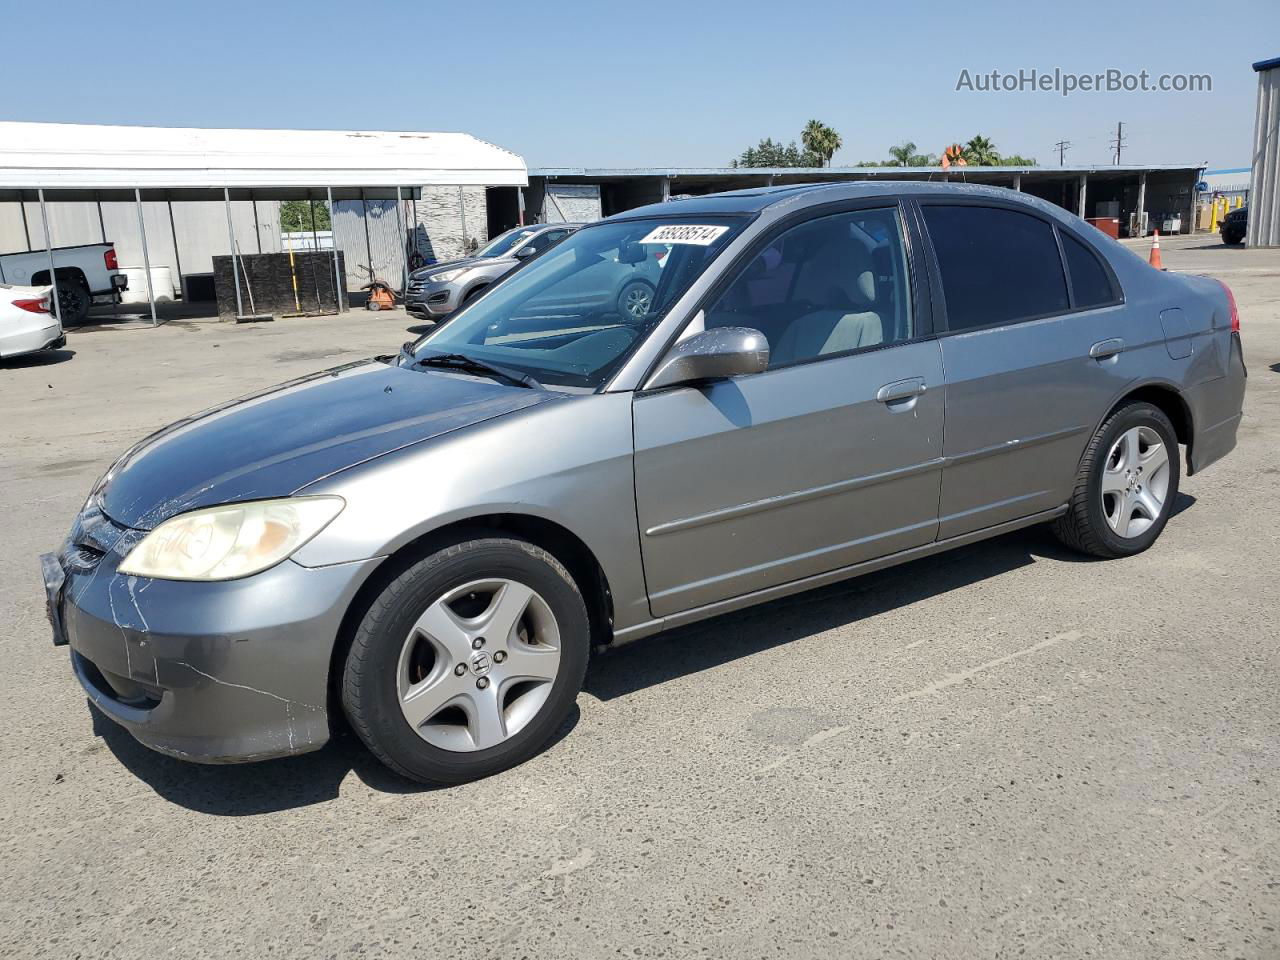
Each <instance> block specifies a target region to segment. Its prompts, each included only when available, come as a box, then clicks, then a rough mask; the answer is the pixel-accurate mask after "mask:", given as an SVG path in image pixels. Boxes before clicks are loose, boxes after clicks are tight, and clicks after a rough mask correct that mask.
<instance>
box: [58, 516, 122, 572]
mask: <svg viewBox="0 0 1280 960" xmlns="http://www.w3.org/2000/svg"><path fill="white" fill-rule="evenodd" d="M127 532H128V527H122V526H120V525H119V524H117V523H115V522H114V521H113V520H112V519H111V518H110V517H108V516H107V515H106V514H105V513H103V512H102V511H101V510H100V509H98V507H97V506H96V505H94V504H90V505H89V506H87V507H86V508H85V509H84V510H83V511H81V513H80V515H79V516H78V517H76V520H75V523H74V524H72V525H71V534H70V536H68V537H67V542H66V545H65V546H64V547H63V551H62V565H63V566H64V567H65V568H66V569H68V570H77V571H81V572H87V571H89V570H92V569H94V567H96V566H97V565H98V564H99V563H100V562H101V561H102V558H103V557H104V556H106V555H107V553H108V552H110V551H111V550H112V549H113V548H114V547H115V545H116V544H117V543H118V542H119V541H120V538H121V537H123V536H124V535H125V533H127Z"/></svg>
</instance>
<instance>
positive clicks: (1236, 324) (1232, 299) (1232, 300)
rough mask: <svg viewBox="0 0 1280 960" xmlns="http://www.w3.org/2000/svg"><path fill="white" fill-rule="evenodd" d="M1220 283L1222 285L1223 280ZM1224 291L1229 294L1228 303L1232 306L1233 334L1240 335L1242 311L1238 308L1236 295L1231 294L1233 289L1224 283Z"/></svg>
mask: <svg viewBox="0 0 1280 960" xmlns="http://www.w3.org/2000/svg"><path fill="white" fill-rule="evenodd" d="M1218 282H1219V283H1222V281H1221V280H1219V281H1218ZM1222 289H1223V290H1225V291H1226V292H1227V303H1229V304H1230V305H1231V332H1232V333H1239V332H1240V310H1239V308H1238V307H1237V306H1236V295H1235V294H1234V293H1232V292H1231V288H1230V287H1228V286H1227V285H1226V284H1225V283H1222Z"/></svg>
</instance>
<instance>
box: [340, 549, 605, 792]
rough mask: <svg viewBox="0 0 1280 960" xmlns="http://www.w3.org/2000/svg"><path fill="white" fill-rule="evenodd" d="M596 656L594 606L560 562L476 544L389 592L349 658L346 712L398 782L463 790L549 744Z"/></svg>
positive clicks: (416, 568) (435, 561)
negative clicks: (455, 785) (398, 776)
mask: <svg viewBox="0 0 1280 960" xmlns="http://www.w3.org/2000/svg"><path fill="white" fill-rule="evenodd" d="M589 650H590V629H589V626H588V620H587V611H586V605H585V604H584V603H583V600H582V595H581V593H580V592H579V591H578V587H577V585H576V584H575V583H574V581H573V578H572V577H571V576H570V575H569V573H568V572H567V571H566V570H565V568H564V567H563V566H562V565H561V564H560V563H559V561H557V560H556V559H555V558H554V557H553V556H552V555H551V554H549V553H547V552H546V551H545V550H542V549H541V548H540V547H537V546H534V545H533V544H531V543H527V542H525V541H522V540H513V539H482V540H471V541H468V542H465V543H460V544H456V545H454V546H450V547H446V548H445V549H443V550H439V551H437V552H436V553H433V554H432V555H431V556H429V557H426V558H425V559H423V560H420V561H418V562H417V563H415V564H413V565H412V566H411V567H409V568H408V569H407V570H405V571H404V572H403V573H402V574H400V575H399V576H398V577H397V578H396V579H394V580H393V581H391V583H389V584H388V585H387V586H386V588H385V589H384V590H383V592H382V594H381V595H380V596H379V597H378V599H377V600H376V601H375V602H374V603H373V605H372V607H371V608H370V610H369V612H368V613H367V614H366V615H365V617H364V620H363V621H362V622H361V624H360V627H359V628H358V630H357V632H356V636H355V639H354V641H353V642H352V646H351V650H350V652H349V653H348V655H347V661H346V666H345V669H344V672H343V683H342V702H343V707H344V708H345V710H346V713H347V716H348V718H349V719H350V721H351V725H352V727H354V728H355V731H356V733H357V734H358V735H359V737H360V739H361V740H363V741H364V743H365V744H366V746H368V747H369V749H370V750H371V751H373V753H374V754H375V755H376V756H377V757H378V758H379V759H380V760H382V762H383V763H385V764H386V765H387V766H388V767H390V768H391V769H393V770H395V771H396V772H397V773H400V774H401V775H403V776H406V777H409V778H411V779H414V780H419V781H422V782H425V783H444V784H452V783H462V782H464V781H467V780H474V779H477V778H479V777H485V776H489V775H490V774H493V773H497V772H499V771H500V770H505V769H507V768H508V767H513V766H515V765H516V764H519V763H522V762H523V761H525V760H527V759H529V758H530V757H532V756H533V755H534V754H535V753H537V752H538V750H539V749H541V748H542V747H543V746H544V745H545V744H546V742H547V741H548V740H549V739H550V738H551V737H552V735H553V734H554V733H555V732H556V730H557V728H558V727H559V726H560V725H561V724H562V723H563V722H564V720H565V718H566V717H567V716H568V714H569V712H570V710H571V709H572V707H573V703H574V700H575V698H576V697H577V695H578V691H579V690H580V689H581V687H582V678H583V675H584V673H585V671H586V666H587V657H588V653H589Z"/></svg>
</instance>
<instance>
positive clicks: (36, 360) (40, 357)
mask: <svg viewBox="0 0 1280 960" xmlns="http://www.w3.org/2000/svg"><path fill="white" fill-rule="evenodd" d="M75 355H76V352H75V351H74V350H67V349H65V348H63V349H59V350H41V351H40V352H39V353H24V354H22V356H20V357H9V358H8V359H0V370H3V369H6V368H8V369H20V368H23V367H51V366H53V365H54V364H55V363H66V362H67V361H68V360H70V359H71V358H72V357H74V356H75Z"/></svg>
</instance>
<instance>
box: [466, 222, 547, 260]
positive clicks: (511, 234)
mask: <svg viewBox="0 0 1280 960" xmlns="http://www.w3.org/2000/svg"><path fill="white" fill-rule="evenodd" d="M537 232H538V231H537V230H536V229H533V228H530V227H516V228H515V229H514V230H508V231H507V232H506V233H500V234H498V235H497V236H496V237H494V238H493V239H492V240H490V241H489V242H488V243H487V244H485V245H484V246H483V247H481V248H480V249H479V250H477V251H476V252H475V254H474V256H477V257H500V256H502V255H503V254H505V253H510V252H511V251H512V250H514V249H515V248H516V247H518V246H520V245H521V244H523V243H525V242H526V241H527V240H529V239H530V238H531V237H532V236H533V235H534V234H535V233H537Z"/></svg>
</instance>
